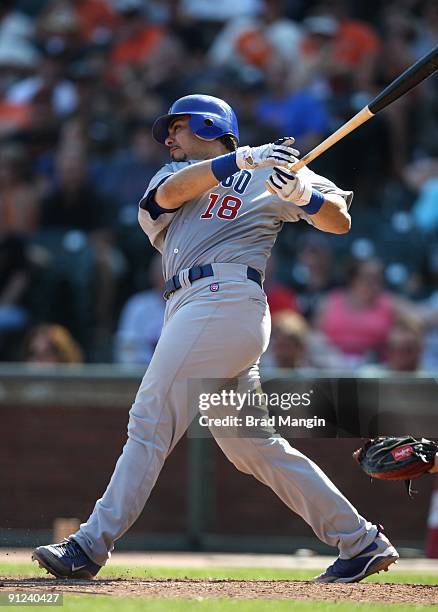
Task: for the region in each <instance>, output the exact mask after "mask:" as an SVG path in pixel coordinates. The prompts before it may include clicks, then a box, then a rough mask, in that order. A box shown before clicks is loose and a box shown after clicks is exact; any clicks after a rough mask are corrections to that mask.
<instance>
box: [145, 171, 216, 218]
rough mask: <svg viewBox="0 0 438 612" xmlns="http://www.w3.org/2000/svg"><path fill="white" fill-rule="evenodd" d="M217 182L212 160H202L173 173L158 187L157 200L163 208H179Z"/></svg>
mask: <svg viewBox="0 0 438 612" xmlns="http://www.w3.org/2000/svg"><path fill="white" fill-rule="evenodd" d="M217 184H218V180H217V178H216V177H215V175H214V174H213V172H212V170H211V160H205V161H201V162H198V163H196V164H193V165H192V166H187V168H183V169H182V170H179V171H178V172H175V174H172V176H170V177H169V178H168V179H167V180H166V181H164V183H162V184H161V185H160V186H159V187H158V189H157V191H156V194H155V201H156V203H157V204H158V205H159V206H161V208H168V209H175V208H179V207H180V206H182V205H183V204H184V202H188V201H189V200H192V199H193V198H196V197H198V196H200V195H201V194H202V193H204V192H205V191H207V190H208V189H211V188H212V187H214V186H215V185H217Z"/></svg>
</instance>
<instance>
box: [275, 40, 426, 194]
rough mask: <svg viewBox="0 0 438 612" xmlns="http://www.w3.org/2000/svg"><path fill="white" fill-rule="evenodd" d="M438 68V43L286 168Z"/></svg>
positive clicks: (293, 167)
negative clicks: (342, 123) (354, 113)
mask: <svg viewBox="0 0 438 612" xmlns="http://www.w3.org/2000/svg"><path fill="white" fill-rule="evenodd" d="M436 70H438V45H437V46H436V47H434V48H433V49H432V50H431V51H429V53H427V54H426V55H425V56H424V57H422V58H421V59H419V60H418V61H417V62H415V64H413V65H412V66H410V67H409V68H407V70H405V71H404V72H403V73H402V74H401V75H400V76H399V77H397V78H396V79H394V81H392V83H390V84H389V85H388V86H387V87H385V89H384V90H383V91H381V92H380V93H379V94H378V95H377V96H376V97H375V98H374V99H373V100H372V101H371V102H370V103H369V104H368V106H364V108H363V109H362V110H360V111H359V112H358V113H357V115H354V117H352V118H351V119H350V120H349V121H347V123H344V125H341V127H340V128H339V129H337V130H336V132H333V134H331V135H330V136H328V138H326V139H325V140H323V141H322V142H321V143H320V144H319V145H318V146H316V147H315V148H314V149H312V150H311V151H309V153H307V154H306V155H304V157H302V158H301V159H300V160H299V161H297V162H296V163H295V164H292V165H291V166H289V168H288V170H290V171H293V172H296V171H297V170H299V169H300V168H302V167H303V166H306V165H307V164H308V163H310V162H311V161H312V160H314V159H315V158H316V157H319V155H321V153H324V151H327V149H329V148H330V147H332V146H333V145H334V144H335V143H336V142H338V141H339V140H341V139H342V138H344V136H346V135H347V134H349V133H350V132H352V131H353V130H355V129H356V128H357V127H359V126H360V125H362V123H365V121H368V119H371V117H374V115H375V114H376V113H378V112H379V111H381V110H382V109H383V108H386V107H387V106H389V104H391V103H392V102H395V100H398V98H400V97H401V96H403V95H404V94H405V93H407V92H408V91H410V90H411V89H413V88H414V87H415V86H416V85H418V84H419V83H421V81H424V79H427V77H428V76H430V75H431V74H433V73H434V72H435V71H436ZM266 188H267V189H268V190H269V191H270V192H271V193H273V190H272V189H271V187H270V185H269V183H266Z"/></svg>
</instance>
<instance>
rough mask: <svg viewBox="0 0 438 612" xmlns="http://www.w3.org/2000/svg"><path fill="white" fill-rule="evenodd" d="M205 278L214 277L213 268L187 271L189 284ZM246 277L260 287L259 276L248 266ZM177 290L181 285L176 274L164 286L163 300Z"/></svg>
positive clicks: (258, 273)
mask: <svg viewBox="0 0 438 612" xmlns="http://www.w3.org/2000/svg"><path fill="white" fill-rule="evenodd" d="M207 276H214V272H213V266H212V265H211V264H205V266H193V268H190V270H189V280H190V282H191V283H193V281H197V280H199V279H200V278H206V277H207ZM246 276H247V278H249V280H252V281H254V282H255V283H257V284H258V285H260V287H261V286H262V277H261V274H260V272H258V271H257V270H256V269H255V268H251V266H248V268H247V272H246ZM178 289H181V283H180V282H179V276H178V274H175V276H172V278H169V280H167V281H166V283H165V285H164V299H165V300H167V299H168V298H169V297H170V296H171V295H172V293H174V292H175V291H178Z"/></svg>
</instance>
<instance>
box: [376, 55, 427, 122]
mask: <svg viewBox="0 0 438 612" xmlns="http://www.w3.org/2000/svg"><path fill="white" fill-rule="evenodd" d="M436 70H438V45H437V46H436V47H434V48H433V49H432V50H431V51H429V53H427V54H426V55H425V56H424V57H422V58H420V59H419V60H418V62H415V64H413V65H412V66H411V67H410V68H408V69H407V70H405V71H404V72H403V73H402V74H401V75H400V76H399V77H398V78H396V79H395V81H393V82H392V83H390V84H389V85H388V87H385V89H384V90H383V91H382V92H380V93H379V95H378V96H376V97H375V98H374V100H372V101H371V102H370V103H369V104H368V108H369V110H370V112H371V113H373V115H375V114H376V113H378V112H379V111H381V110H382V109H383V108H385V107H386V106H388V104H391V102H394V101H395V100H397V98H400V96H402V95H403V94H405V93H407V92H408V91H409V90H410V89H412V88H413V87H415V86H416V85H418V83H421V81H424V79H427V77H428V76H430V75H431V74H433V73H434V72H435V71H436Z"/></svg>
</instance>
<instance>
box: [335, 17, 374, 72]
mask: <svg viewBox="0 0 438 612" xmlns="http://www.w3.org/2000/svg"><path fill="white" fill-rule="evenodd" d="M379 48H380V41H379V39H378V37H377V35H376V34H375V33H374V32H373V30H372V29H371V28H370V27H369V26H368V25H366V24H365V23H362V22H360V21H355V20H353V19H349V20H346V21H342V22H341V23H340V24H339V28H338V31H337V33H336V38H335V49H334V57H335V59H337V60H338V61H340V62H342V63H343V64H347V65H350V66H356V65H357V64H360V63H361V61H362V60H363V59H364V58H365V57H368V56H371V55H374V54H376V53H377V51H378V50H379Z"/></svg>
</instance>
